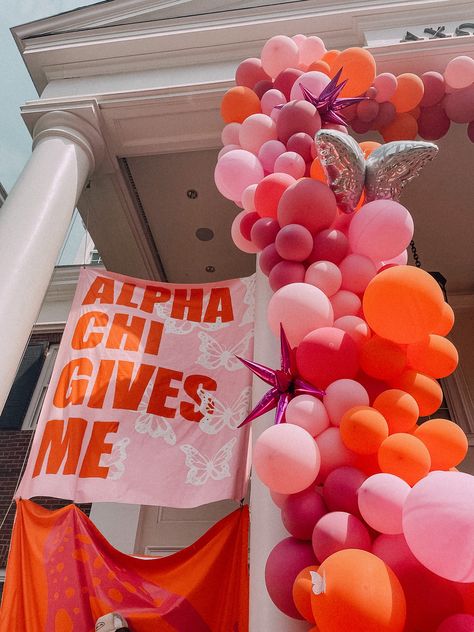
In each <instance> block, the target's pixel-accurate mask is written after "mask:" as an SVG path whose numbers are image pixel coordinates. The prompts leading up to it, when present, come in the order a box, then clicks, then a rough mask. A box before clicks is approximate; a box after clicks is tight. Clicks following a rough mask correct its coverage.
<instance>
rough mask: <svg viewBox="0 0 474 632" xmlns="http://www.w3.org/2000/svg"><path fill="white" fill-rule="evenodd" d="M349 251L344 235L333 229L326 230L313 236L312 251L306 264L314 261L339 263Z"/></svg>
mask: <svg viewBox="0 0 474 632" xmlns="http://www.w3.org/2000/svg"><path fill="white" fill-rule="evenodd" d="M348 251H349V242H348V240H347V237H346V236H345V235H344V233H343V232H342V231H340V230H336V229H335V228H326V229H325V230H322V231H320V232H319V233H317V234H316V235H315V236H314V245H313V251H312V253H311V254H310V255H309V257H308V263H314V262H315V261H331V263H335V264H336V265H337V264H338V263H340V262H341V261H342V260H343V259H344V258H345V256H346V255H347V253H348Z"/></svg>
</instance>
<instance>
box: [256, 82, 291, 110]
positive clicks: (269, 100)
mask: <svg viewBox="0 0 474 632" xmlns="http://www.w3.org/2000/svg"><path fill="white" fill-rule="evenodd" d="M286 102H287V98H286V97H285V95H284V94H283V92H281V90H276V88H272V89H271V90H267V92H265V94H264V95H263V96H262V98H261V107H262V112H263V113H264V114H268V116H270V114H271V113H272V112H273V108H275V107H276V106H277V105H282V104H283V105H284V104H285V103H286Z"/></svg>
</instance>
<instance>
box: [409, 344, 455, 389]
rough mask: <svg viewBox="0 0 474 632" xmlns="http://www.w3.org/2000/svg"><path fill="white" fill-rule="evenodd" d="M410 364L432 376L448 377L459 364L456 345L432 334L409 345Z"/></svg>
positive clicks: (411, 366)
mask: <svg viewBox="0 0 474 632" xmlns="http://www.w3.org/2000/svg"><path fill="white" fill-rule="evenodd" d="M407 361H408V366H409V367H410V368H412V369H415V371H420V373H425V374H426V375H430V376H431V377H436V378H440V377H446V376H447V375H450V374H451V373H452V372H453V371H454V370H455V368H456V367H457V365H458V362H459V355H458V352H457V350H456V347H455V346H454V345H453V343H452V342H450V341H449V340H448V339H447V338H443V336H438V335H436V334H430V335H429V336H428V338H427V339H426V340H423V341H422V342H415V343H414V344H411V345H408V347H407Z"/></svg>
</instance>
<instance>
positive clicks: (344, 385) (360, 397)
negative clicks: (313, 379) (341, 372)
mask: <svg viewBox="0 0 474 632" xmlns="http://www.w3.org/2000/svg"><path fill="white" fill-rule="evenodd" d="M323 404H324V407H325V408H326V411H327V414H328V417H329V421H330V422H331V423H332V424H333V425H334V426H339V425H340V423H341V419H342V417H343V415H344V414H345V413H346V412H347V411H348V410H349V409H350V408H353V407H354V406H368V405H369V395H368V393H367V391H366V390H365V388H364V387H363V386H362V384H359V382H356V381H355V380H349V379H342V380H336V381H335V382H332V384H329V386H328V387H327V388H326V394H325V395H324V396H323Z"/></svg>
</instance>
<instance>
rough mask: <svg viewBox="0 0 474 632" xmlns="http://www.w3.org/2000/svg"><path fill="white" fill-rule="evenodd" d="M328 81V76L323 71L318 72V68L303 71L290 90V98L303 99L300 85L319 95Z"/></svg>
mask: <svg viewBox="0 0 474 632" xmlns="http://www.w3.org/2000/svg"><path fill="white" fill-rule="evenodd" d="M330 81H331V80H330V79H329V77H328V76H327V75H325V74H324V73H323V72H319V70H310V71H309V72H305V73H303V74H302V75H301V77H299V78H298V79H297V80H296V81H295V83H294V84H293V87H292V88H291V92H290V100H294V99H299V100H301V99H304V95H303V92H302V90H301V86H303V87H304V88H306V90H309V91H310V92H311V93H312V94H314V95H315V96H319V95H320V94H321V92H322V91H323V90H324V88H325V87H326V86H327V85H328V83H329V82H330Z"/></svg>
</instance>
